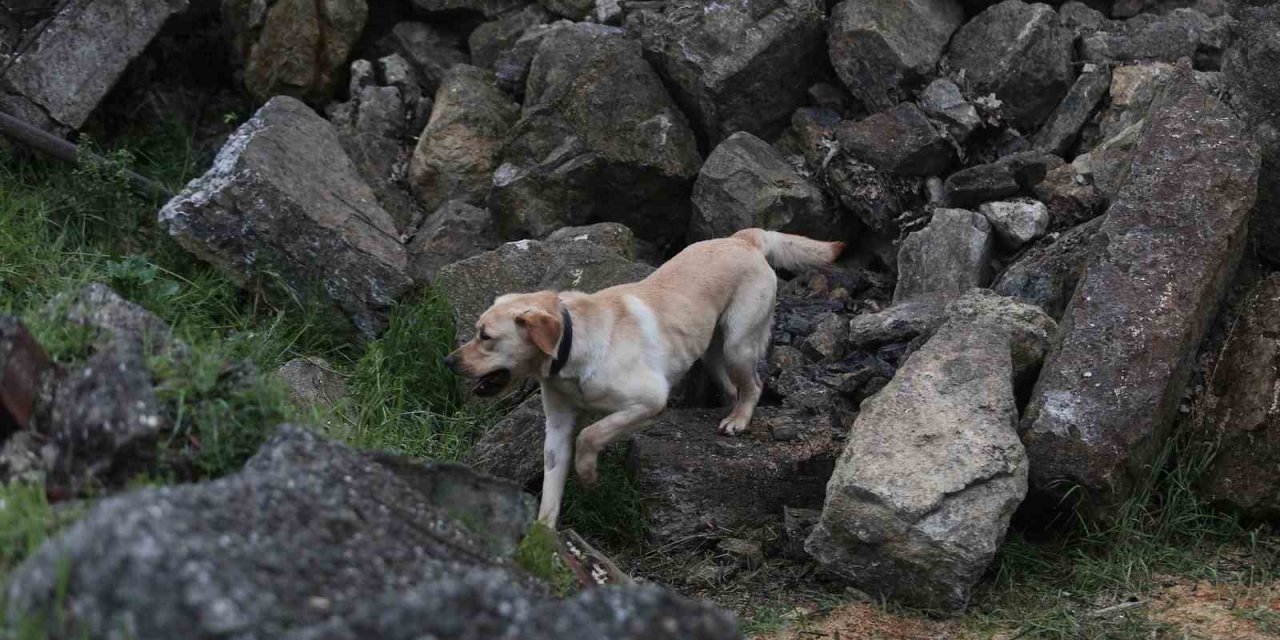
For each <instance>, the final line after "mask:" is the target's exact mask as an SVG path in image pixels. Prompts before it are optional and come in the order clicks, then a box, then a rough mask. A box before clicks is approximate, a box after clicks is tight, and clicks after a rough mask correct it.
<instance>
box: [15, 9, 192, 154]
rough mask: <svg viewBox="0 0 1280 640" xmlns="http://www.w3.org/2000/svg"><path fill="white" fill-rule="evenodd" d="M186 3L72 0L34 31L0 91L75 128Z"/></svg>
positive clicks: (58, 121)
mask: <svg viewBox="0 0 1280 640" xmlns="http://www.w3.org/2000/svg"><path fill="white" fill-rule="evenodd" d="M186 8H187V0H75V1H74V2H71V3H69V4H67V5H66V6H65V7H63V8H62V10H61V11H59V12H58V13H57V15H55V16H54V17H53V19H52V20H51V21H50V22H49V23H48V24H47V25H46V26H45V27H44V29H42V30H41V31H40V34H39V36H37V37H36V39H35V41H34V42H32V44H31V45H30V46H29V47H27V48H25V49H23V50H22V51H21V52H20V53H19V54H18V55H16V56H15V57H14V58H13V60H12V61H11V63H10V65H9V66H8V68H7V69H5V71H4V75H3V77H0V90H4V91H9V92H11V93H16V94H19V95H21V96H23V97H25V98H26V99H27V100H30V101H31V102H33V103H35V104H36V105H38V106H39V107H40V108H41V109H43V110H44V111H45V113H47V114H48V116H49V117H50V118H52V119H53V120H55V121H56V122H57V123H58V124H60V125H62V126H65V127H69V128H71V129H78V128H80V125H82V124H84V121H85V120H86V119H87V118H88V117H89V114H90V113H92V112H93V110H94V109H95V108H96V107H97V106H98V102H99V101H101V100H102V98H103V97H105V96H106V95H107V92H108V91H110V90H111V87H112V86H113V85H115V83H116V80H117V79H118V78H119V77H120V75H121V74H122V73H124V70H125V68H126V67H128V66H129V63H130V62H132V61H133V59H134V58H136V57H137V56H138V55H139V54H141V53H142V50H143V49H145V48H146V47H147V44H149V43H150V42H151V39H152V38H154V37H155V35H156V34H157V33H159V32H160V28H161V27H163V26H164V24H165V22H167V21H168V20H169V17H170V16H172V15H174V14H175V13H178V12H181V11H184V10H185V9H186Z"/></svg>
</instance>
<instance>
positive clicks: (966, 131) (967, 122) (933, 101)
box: [919, 78, 982, 143]
mask: <svg viewBox="0 0 1280 640" xmlns="http://www.w3.org/2000/svg"><path fill="white" fill-rule="evenodd" d="M919 104H920V109H921V110H922V111H924V112H925V114H926V115H928V116H929V117H931V118H933V119H935V120H938V121H939V122H944V123H946V125H947V132H948V133H950V134H951V138H952V139H953V140H955V141H956V142H958V143H963V142H964V141H965V140H967V139H969V136H970V135H971V134H972V133H973V132H974V131H975V130H977V129H978V127H980V126H982V118H981V117H979V116H978V109H977V107H974V106H973V104H972V103H970V102H968V101H966V100H965V99H964V96H962V95H961V94H960V87H957V86H956V83H954V82H952V81H950V80H948V79H946V78H938V79H937V80H934V81H933V82H930V83H929V86H927V87H925V88H924V90H923V91H921V92H920V102H919Z"/></svg>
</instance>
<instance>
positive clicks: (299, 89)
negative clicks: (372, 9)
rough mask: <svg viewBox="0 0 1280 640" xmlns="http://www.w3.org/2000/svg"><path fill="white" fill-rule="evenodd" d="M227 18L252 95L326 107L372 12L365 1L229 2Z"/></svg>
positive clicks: (224, 11)
mask: <svg viewBox="0 0 1280 640" xmlns="http://www.w3.org/2000/svg"><path fill="white" fill-rule="evenodd" d="M222 15H223V20H224V22H225V24H226V25H227V30H228V32H229V33H230V34H231V44H232V49H233V51H234V52H235V53H236V55H238V56H239V57H240V58H241V59H242V61H243V63H244V86H245V89H247V90H248V91H249V94H250V95H252V96H253V97H254V98H255V99H256V100H258V101H259V102H265V101H267V100H268V99H270V98H271V97H272V96H275V95H290V96H294V97H296V98H304V99H308V100H316V101H322V100H324V99H325V98H327V97H329V96H330V95H331V94H332V92H333V90H334V88H335V87H336V86H337V83H338V82H339V81H340V80H341V79H342V71H343V69H345V68H346V65H347V57H348V56H350V55H351V50H352V49H353V48H354V47H355V44H356V41H357V40H359V39H360V34H361V33H362V32H363V31H364V24H365V21H366V20H367V19H368V17H369V7H368V5H367V4H365V0H327V1H326V2H323V3H319V2H308V1H307V0H272V1H268V2H262V1H260V0H259V1H257V2H255V1H254V0H223V2H222Z"/></svg>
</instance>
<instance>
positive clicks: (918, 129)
mask: <svg viewBox="0 0 1280 640" xmlns="http://www.w3.org/2000/svg"><path fill="white" fill-rule="evenodd" d="M837 135H838V139H839V141H840V148H841V150H843V151H844V152H846V153H848V154H849V155H851V156H853V157H854V158H857V159H858V160H862V161H863V162H866V163H869V164H871V165H872V166H874V167H875V168H877V169H880V170H882V171H887V172H889V173H892V174H895V175H903V176H933V175H938V174H940V173H942V172H943V171H945V170H946V168H947V167H949V166H950V165H951V162H952V160H954V158H955V150H954V147H953V146H952V144H951V143H950V142H948V141H947V139H946V138H944V137H943V136H942V133H940V132H939V131H938V128H937V127H935V126H934V125H933V123H931V122H930V121H929V119H928V118H926V117H925V115H924V114H923V113H921V112H920V109H919V108H918V107H916V105H915V104H912V103H910V102H907V103H904V104H901V105H898V106H896V107H893V108H892V109H888V110H886V111H881V112H880V113H876V114H873V115H871V116H869V117H867V118H864V119H862V120H859V121H857V122H849V123H844V124H842V125H841V126H840V128H839V129H838V130H837Z"/></svg>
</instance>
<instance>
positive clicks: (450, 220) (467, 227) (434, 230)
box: [408, 200, 502, 283]
mask: <svg viewBox="0 0 1280 640" xmlns="http://www.w3.org/2000/svg"><path fill="white" fill-rule="evenodd" d="M500 244H502V240H501V239H500V238H498V231H497V229H495V228H494V226H493V218H492V216H490V215H489V212H488V211H485V210H484V209H480V208H478V207H473V206H471V205H469V204H467V203H465V202H462V201H460V200H451V201H449V202H446V203H444V205H443V206H441V207H440V208H439V209H436V211H435V213H432V214H431V215H430V216H429V217H428V218H427V219H426V220H425V221H424V222H423V223H422V227H421V228H419V229H418V232H417V233H416V234H414V236H413V241H412V242H410V243H409V247H408V251H409V276H410V277H412V278H413V281H414V282H419V283H423V282H431V280H432V278H434V277H435V274H436V272H437V271H439V270H440V267H443V266H445V265H446V264H450V263H454V262H457V261H459V260H463V259H466V258H470V257H471V256H474V255H476V254H478V253H482V252H485V251H489V250H491V249H493V248H495V247H497V246H498V245H500Z"/></svg>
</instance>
